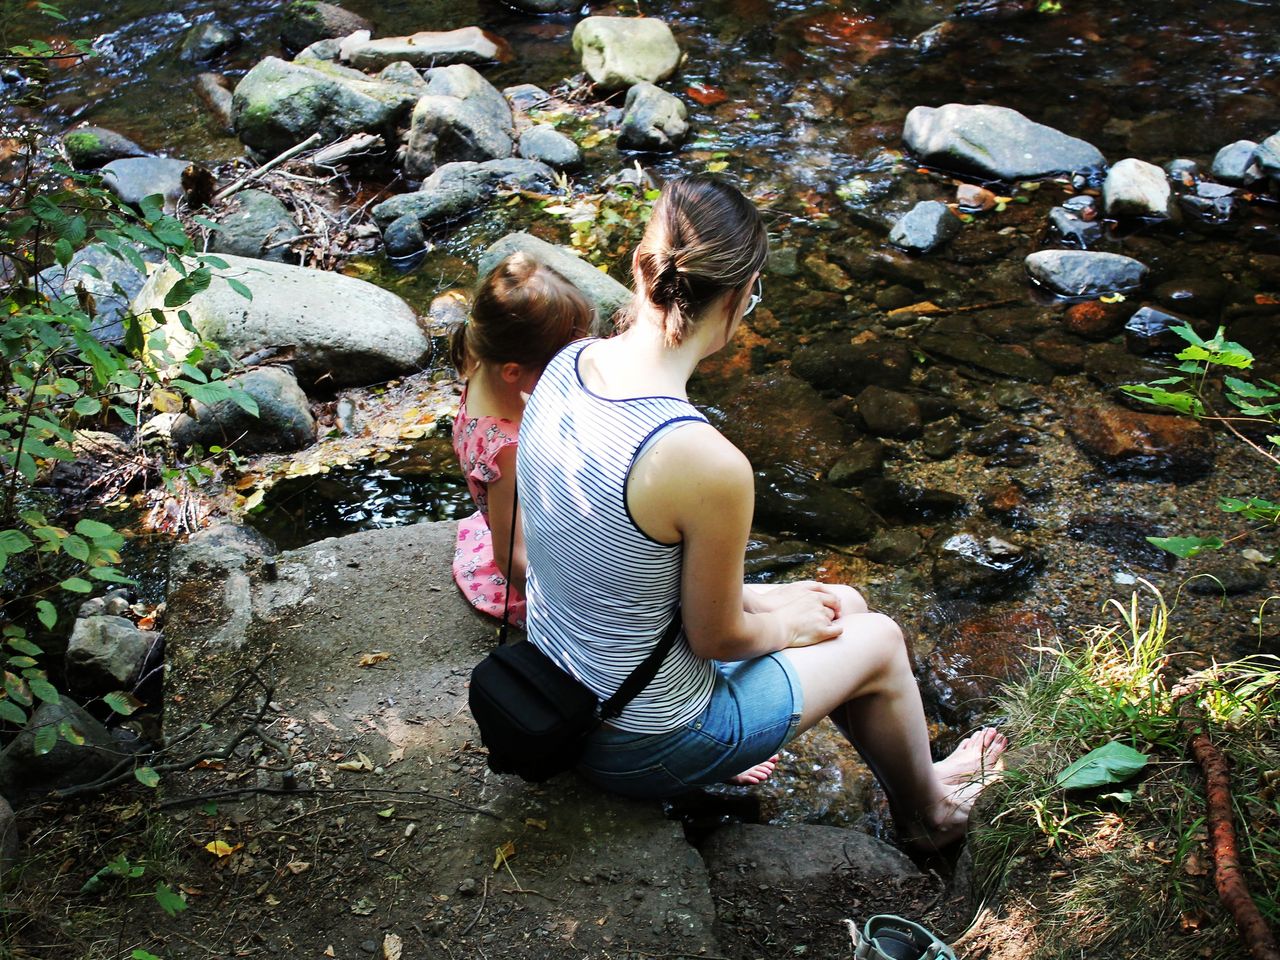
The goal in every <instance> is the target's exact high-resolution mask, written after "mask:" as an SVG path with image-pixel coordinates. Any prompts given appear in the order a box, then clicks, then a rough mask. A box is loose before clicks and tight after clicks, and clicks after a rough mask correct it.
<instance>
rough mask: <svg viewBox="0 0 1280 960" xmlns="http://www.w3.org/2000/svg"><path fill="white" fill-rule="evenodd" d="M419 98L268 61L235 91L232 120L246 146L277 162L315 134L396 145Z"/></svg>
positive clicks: (311, 66) (313, 65) (318, 65)
mask: <svg viewBox="0 0 1280 960" xmlns="http://www.w3.org/2000/svg"><path fill="white" fill-rule="evenodd" d="M417 95H418V91H417V90H415V89H414V88H412V87H408V86H405V85H402V84H398V83H386V82H384V81H380V80H373V79H370V78H369V77H367V76H365V75H364V74H363V73H361V72H360V71H359V70H351V69H349V68H347V67H342V66H338V65H337V64H332V63H325V62H322V61H319V60H307V61H305V62H294V63H290V62H288V61H285V60H281V59H279V58H278V57H267V58H266V59H265V60H262V61H260V62H259V63H258V64H257V65H256V66H254V68H253V69H252V70H250V71H249V72H248V73H246V74H245V75H244V77H243V78H242V79H241V80H240V82H239V83H238V84H237V85H236V89H235V93H234V94H233V95H232V98H231V111H232V115H231V120H232V124H233V125H234V127H235V131H236V134H237V136H239V137H240V139H241V140H242V141H243V142H244V143H245V145H246V146H248V147H250V148H251V149H253V150H258V151H261V152H262V153H264V154H270V155H273V156H274V155H275V154H278V153H282V152H283V151H285V150H287V149H289V148H290V147H292V146H294V145H296V144H298V143H301V142H302V141H304V140H306V139H307V138H308V137H309V136H311V135H312V134H313V133H318V134H320V138H321V140H322V141H325V142H328V141H333V140H341V139H343V138H344V137H348V136H350V135H351V134H353V133H361V132H368V133H379V134H384V135H385V136H386V137H387V140H388V142H392V141H393V140H394V133H395V126H396V124H397V123H399V122H400V121H401V120H402V119H403V118H404V116H405V115H406V114H407V113H408V112H409V110H410V109H411V108H412V106H413V103H414V101H415V100H416V99H417Z"/></svg>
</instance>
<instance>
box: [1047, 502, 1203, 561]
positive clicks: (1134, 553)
mask: <svg viewBox="0 0 1280 960" xmlns="http://www.w3.org/2000/svg"><path fill="white" fill-rule="evenodd" d="M1164 535H1165V531H1164V530H1163V529H1162V528H1161V526H1160V524H1159V523H1157V522H1156V521H1155V520H1152V519H1151V518H1150V517H1142V516H1137V515H1134V514H1127V513H1078V514H1075V515H1074V516H1072V517H1071V519H1070V520H1069V521H1068V522H1067V536H1069V537H1071V539H1073V540H1079V541H1081V542H1083V543H1092V544H1094V545H1095V546H1099V547H1102V548H1103V549H1105V550H1106V551H1107V552H1108V553H1110V554H1111V555H1112V556H1114V557H1116V558H1118V559H1120V560H1123V561H1124V562H1125V563H1130V564H1133V565H1134V566H1137V567H1141V568H1143V569H1145V570H1172V569H1173V568H1174V566H1175V565H1176V564H1177V562H1178V559H1177V557H1175V556H1174V555H1173V554H1172V553H1169V552H1168V551H1167V550H1161V549H1160V548H1159V547H1157V546H1155V545H1154V544H1151V543H1148V542H1147V537H1162V536H1164Z"/></svg>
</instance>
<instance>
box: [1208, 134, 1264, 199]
mask: <svg viewBox="0 0 1280 960" xmlns="http://www.w3.org/2000/svg"><path fill="white" fill-rule="evenodd" d="M1257 154H1258V144H1256V143H1254V142H1253V141H1252V140H1237V141H1236V142H1235V143H1229V144H1227V145H1226V146H1225V147H1223V148H1222V149H1221V150H1219V151H1218V152H1217V154H1216V155H1215V156H1214V158H1213V165H1212V167H1210V172H1211V173H1212V174H1213V176H1214V178H1215V179H1217V180H1221V181H1222V182H1223V183H1229V184H1233V185H1235V186H1239V187H1248V186H1252V185H1253V184H1255V183H1257V182H1258V181H1259V180H1261V179H1262V169H1261V167H1259V166H1258V163H1257V159H1256V158H1257Z"/></svg>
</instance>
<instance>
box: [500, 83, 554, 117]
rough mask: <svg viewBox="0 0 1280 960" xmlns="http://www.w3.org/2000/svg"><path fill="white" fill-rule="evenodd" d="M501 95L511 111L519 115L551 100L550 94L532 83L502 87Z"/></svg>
mask: <svg viewBox="0 0 1280 960" xmlns="http://www.w3.org/2000/svg"><path fill="white" fill-rule="evenodd" d="M502 95H503V96H504V97H506V98H507V103H509V104H511V109H512V110H518V111H520V112H521V113H528V112H529V111H530V110H532V109H534V108H535V107H537V106H540V105H541V104H544V103H546V102H547V101H548V100H550V99H551V94H549V93H547V91H545V90H543V89H542V88H541V87H539V86H538V85H537V84H533V83H518V84H516V85H515V86H513V87H503V88H502Z"/></svg>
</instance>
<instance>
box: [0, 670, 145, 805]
mask: <svg viewBox="0 0 1280 960" xmlns="http://www.w3.org/2000/svg"><path fill="white" fill-rule="evenodd" d="M63 723H67V724H69V725H70V726H71V728H72V729H73V730H75V731H76V733H78V734H79V735H80V736H81V737H83V738H84V743H83V744H81V745H79V746H77V745H76V744H74V743H71V742H70V741H69V740H67V739H65V738H64V737H61V736H60V737H58V741H57V743H55V744H54V747H53V749H52V750H50V751H49V752H48V753H46V754H44V755H43V756H37V754H36V752H35V731H36V730H38V729H40V728H41V727H55V728H56V727H59V726H60V725H61V724H63ZM119 754H120V751H119V749H118V747H117V746H116V742H115V740H114V739H113V738H112V736H111V733H110V732H109V731H108V730H107V728H106V727H104V726H103V725H102V724H100V723H99V722H98V721H97V720H95V719H93V717H91V716H90V715H89V714H88V713H87V712H85V710H84V709H83V708H82V707H81V706H80V705H79V704H77V703H76V702H75V701H73V700H72V699H71V698H70V697H69V696H67V695H66V694H65V693H64V694H63V695H62V696H61V697H60V698H59V701H58V703H57V704H52V703H42V704H41V705H40V706H39V707H38V708H37V709H36V711H35V713H34V714H32V716H31V719H30V720H29V721H28V722H27V725H26V726H25V727H23V728H22V730H21V731H20V732H19V733H18V735H17V736H16V737H14V738H13V740H11V741H10V742H9V745H8V746H7V747H5V748H4V750H3V751H0V796H4V797H5V798H6V799H8V800H9V801H10V802H11V803H21V802H23V801H25V800H28V799H30V798H32V797H35V796H38V795H40V794H42V793H45V792H46V791H49V790H58V789H63V788H66V787H74V786H78V785H80V784H85V783H92V782H93V781H94V780H97V779H98V778H99V777H101V776H103V775H104V774H106V773H107V772H108V771H109V770H111V769H112V768H113V767H115V766H116V764H117V763H118V762H119V761H120V755H119Z"/></svg>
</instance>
